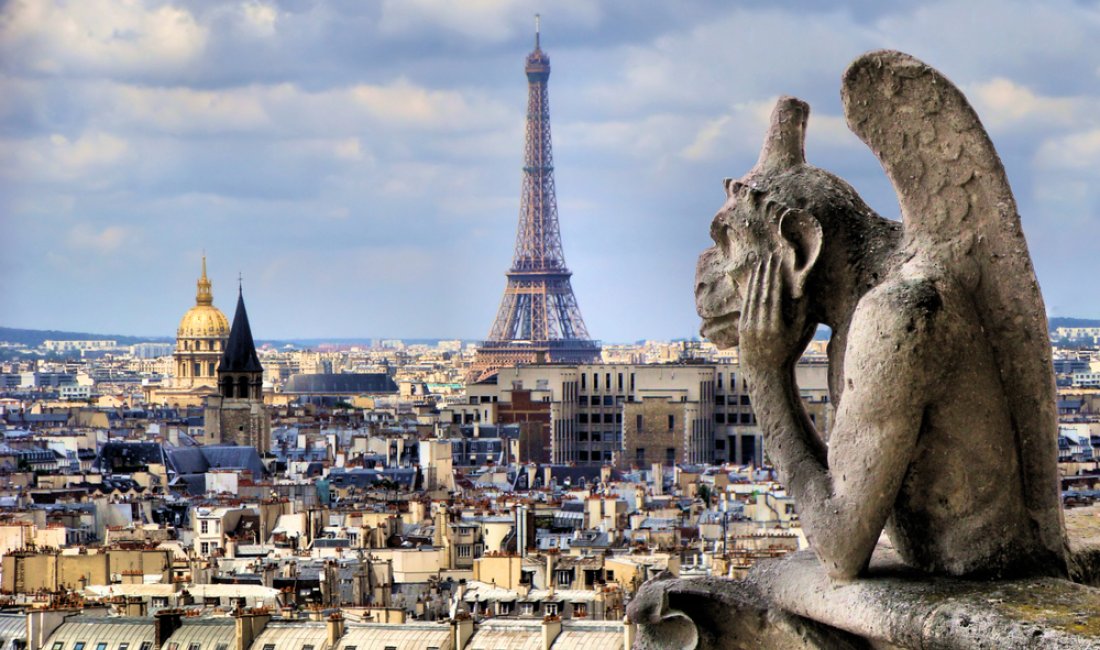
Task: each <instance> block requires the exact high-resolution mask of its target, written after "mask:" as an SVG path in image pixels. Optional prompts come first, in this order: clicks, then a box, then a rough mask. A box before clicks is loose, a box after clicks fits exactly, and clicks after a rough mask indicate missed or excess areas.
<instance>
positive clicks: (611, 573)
mask: <svg viewBox="0 0 1100 650" xmlns="http://www.w3.org/2000/svg"><path fill="white" fill-rule="evenodd" d="M607 579H608V580H614V579H615V572H614V571H607Z"/></svg>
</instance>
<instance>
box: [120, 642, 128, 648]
mask: <svg viewBox="0 0 1100 650" xmlns="http://www.w3.org/2000/svg"><path fill="white" fill-rule="evenodd" d="M129 647H130V644H129V643H125V642H124V643H120V644H118V650H127V648H129Z"/></svg>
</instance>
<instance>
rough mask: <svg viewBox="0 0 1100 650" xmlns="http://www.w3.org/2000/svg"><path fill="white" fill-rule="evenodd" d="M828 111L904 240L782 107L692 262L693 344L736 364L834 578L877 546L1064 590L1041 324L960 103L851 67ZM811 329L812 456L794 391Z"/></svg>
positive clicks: (791, 106)
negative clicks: (877, 171)
mask: <svg viewBox="0 0 1100 650" xmlns="http://www.w3.org/2000/svg"><path fill="white" fill-rule="evenodd" d="M842 94H843V98H844V107H845V114H846V116H847V118H848V124H849V127H850V128H851V129H852V130H853V131H854V132H855V133H856V134H857V135H858V136H859V137H860V138H861V139H863V140H864V142H866V143H867V145H868V146H869V147H870V148H871V149H872V151H874V153H875V155H876V156H878V158H879V160H880V162H881V163H882V165H883V167H884V169H885V170H886V172H887V175H888V176H889V177H890V180H891V182H892V183H893V185H894V188H895V189H896V190H897V192H898V198H899V202H900V205H901V208H902V218H903V221H902V223H898V222H896V221H889V220H886V219H883V218H881V217H879V216H878V215H877V214H875V213H874V212H873V211H872V210H871V209H870V208H869V207H868V206H867V205H866V204H865V203H864V202H863V200H862V199H861V198H860V197H859V196H858V195H857V194H856V192H855V190H853V189H852V188H851V187H850V186H849V185H848V184H847V183H845V182H844V181H843V180H841V179H840V178H837V177H836V176H834V175H832V174H830V173H828V172H826V171H824V170H821V169H818V168H816V167H814V166H812V165H810V164H808V163H807V162H806V158H805V154H804V141H805V132H806V128H807V123H808V118H809V106H808V105H807V104H806V103H805V102H802V101H800V100H797V99H794V98H790V97H784V98H781V99H780V100H779V102H778V103H777V105H776V107H775V111H774V113H773V115H772V122H771V127H770V128H769V131H768V134H767V137H766V138H765V142H764V146H763V148H762V150H761V154H760V159H759V161H758V162H757V164H756V166H755V167H753V169H752V170H750V171H749V172H748V174H746V175H745V176H744V177H743V178H741V179H740V180H736V181H733V180H728V181H727V182H726V193H727V200H726V203H725V205H723V206H722V208H721V209H720V210H719V212H718V214H717V215H716V216H715V218H714V221H713V223H712V224H711V235H712V237H713V239H714V241H715V246H714V247H712V248H710V249H708V250H707V251H705V252H704V253H703V254H702V256H701V257H700V259H699V266H698V272H697V278H696V305H697V309H698V311H699V315H700V316H701V317H702V318H703V327H702V333H703V334H704V335H705V336H707V337H708V338H710V339H711V340H712V341H714V342H715V343H717V344H718V345H720V346H731V345H738V346H739V348H740V358H741V367H742V372H743V374H744V375H745V376H746V378H747V379H748V382H749V392H750V394H751V396H752V400H753V405H754V410H755V411H756V414H757V417H758V419H759V421H760V423H761V425H762V428H763V430H764V437H765V446H766V451H767V454H768V457H769V458H770V460H771V461H772V462H773V463H774V465H775V466H776V468H777V469H778V471H779V475H780V479H781V480H782V481H783V483H784V484H785V485H786V486H787V488H788V490H789V491H790V493H791V494H792V495H793V496H794V498H795V501H796V502H797V504H798V509H799V515H800V519H801V522H802V526H803V529H804V531H805V532H806V537H807V539H808V540H809V542H810V545H811V547H812V548H813V550H814V551H815V552H816V553H817V555H818V557H819V558H820V559H821V561H822V562H823V564H824V565H825V567H826V569H827V570H828V571H829V572H830V574H831V575H833V576H836V577H849V578H850V577H853V576H855V575H858V574H859V573H860V572H861V571H862V570H863V569H864V568H865V567H866V565H867V562H868V560H869V558H870V556H871V553H872V550H873V549H874V547H875V544H876V542H877V540H878V538H879V536H880V533H881V532H882V531H883V529H884V528H885V529H886V531H887V533H888V534H889V536H890V538H891V540H892V541H893V543H894V546H895V547H896V548H897V550H898V553H899V554H900V556H901V557H902V559H903V560H904V562H905V563H906V564H908V565H909V566H912V567H916V568H919V569H921V570H923V571H926V572H928V573H930V574H936V575H952V576H975V577H1010V576H1022V575H1049V576H1060V577H1064V576H1066V575H1067V573H1068V566H1067V550H1066V541H1065V532H1064V526H1063V522H1062V511H1061V503H1060V497H1059V486H1058V476H1057V449H1056V440H1057V416H1056V413H1055V393H1054V377H1053V369H1052V367H1051V362H1050V350H1049V342H1048V339H1047V335H1046V315H1045V309H1044V306H1043V301H1042V297H1041V295H1040V294H1039V289H1038V284H1037V282H1036V280H1035V274H1034V271H1033V269H1032V266H1031V261H1030V258H1029V256H1028V252H1027V245H1026V242H1025V241H1024V237H1023V234H1022V231H1021V228H1020V218H1019V215H1018V214H1017V213H1016V207H1015V202H1014V200H1013V197H1012V192H1011V190H1010V189H1009V185H1008V181H1007V178H1006V177H1005V173H1004V169H1003V167H1002V166H1001V162H1000V159H999V158H998V157H997V153H996V151H995V150H994V148H993V145H992V143H991V142H990V140H989V137H988V135H987V134H986V132H985V130H984V128H983V127H982V125H981V122H980V121H979V120H978V117H977V115H976V114H975V113H974V111H973V110H972V109H971V108H970V106H969V104H968V103H967V101H966V98H965V97H963V95H962V93H961V92H959V90H958V89H957V88H956V87H955V86H954V85H952V84H951V82H950V81H948V80H947V79H946V78H944V77H943V76H942V75H941V74H939V73H938V72H937V71H935V70H933V69H932V68H930V67H928V66H927V65H925V64H923V63H921V62H920V61H917V60H916V59H914V58H912V57H910V56H908V55H906V54H902V53H900V52H887V51H883V52H872V53H869V54H867V55H864V56H863V57H860V58H859V59H858V60H856V61H855V62H854V63H853V64H852V65H851V66H850V67H849V69H848V71H847V72H846V73H845V75H844V79H843V92H842ZM819 324H826V325H828V326H829V327H830V328H831V329H832V332H833V336H832V340H831V342H830V345H829V362H830V392H831V397H832V402H833V404H834V405H835V407H836V417H835V419H834V421H833V425H832V429H831V433H830V436H831V438H830V440H828V441H825V440H823V439H822V436H820V435H819V433H818V432H817V431H816V429H815V428H814V425H813V423H812V422H811V421H810V419H809V418H808V417H807V416H806V413H805V411H804V409H803V407H802V403H801V400H800V399H799V391H798V386H797V384H796V383H795V380H794V364H795V363H796V362H797V360H798V358H799V356H800V355H801V354H802V352H803V351H804V350H805V347H806V345H807V344H808V342H809V340H810V338H811V337H812V336H813V333H814V331H815V330H816V328H817V326H818V325H819Z"/></svg>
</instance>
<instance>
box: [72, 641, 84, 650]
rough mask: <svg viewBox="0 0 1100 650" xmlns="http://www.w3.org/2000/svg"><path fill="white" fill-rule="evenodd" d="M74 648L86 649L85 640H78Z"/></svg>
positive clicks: (77, 649) (78, 649) (76, 649)
mask: <svg viewBox="0 0 1100 650" xmlns="http://www.w3.org/2000/svg"><path fill="white" fill-rule="evenodd" d="M73 650H84V642H83V641H77V642H76V643H75V644H74V645H73Z"/></svg>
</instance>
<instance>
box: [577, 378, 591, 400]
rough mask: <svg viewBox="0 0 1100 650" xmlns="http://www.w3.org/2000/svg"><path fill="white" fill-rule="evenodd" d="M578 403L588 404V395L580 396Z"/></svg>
mask: <svg viewBox="0 0 1100 650" xmlns="http://www.w3.org/2000/svg"><path fill="white" fill-rule="evenodd" d="M582 376H583V375H582ZM577 404H578V405H580V406H588V395H581V396H580V397H578V398H577Z"/></svg>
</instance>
